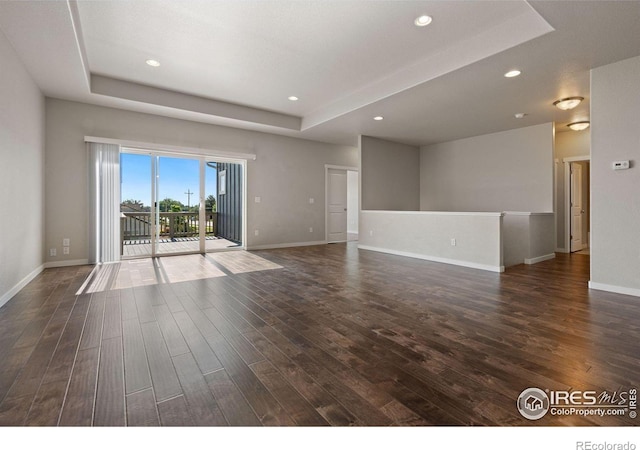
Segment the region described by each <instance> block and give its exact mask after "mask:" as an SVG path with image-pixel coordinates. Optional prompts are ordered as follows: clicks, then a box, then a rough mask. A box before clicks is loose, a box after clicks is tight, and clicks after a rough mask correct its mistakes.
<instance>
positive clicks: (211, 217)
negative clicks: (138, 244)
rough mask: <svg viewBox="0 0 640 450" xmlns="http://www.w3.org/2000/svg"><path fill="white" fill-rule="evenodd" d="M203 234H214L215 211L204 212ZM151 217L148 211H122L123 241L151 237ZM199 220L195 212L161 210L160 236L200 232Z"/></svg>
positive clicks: (172, 236)
mask: <svg viewBox="0 0 640 450" xmlns="http://www.w3.org/2000/svg"><path fill="white" fill-rule="evenodd" d="M205 217H206V220H205V235H206V236H215V234H216V231H217V226H216V225H217V213H212V212H207V213H206V214H205ZM152 219H153V218H152V217H151V213H150V212H123V213H122V214H121V219H120V234H121V235H122V240H123V241H135V240H144V239H151V223H152ZM199 222H200V220H199V213H197V212H161V213H160V237H161V238H169V239H172V238H184V237H195V236H198V235H199V234H200V223H199Z"/></svg>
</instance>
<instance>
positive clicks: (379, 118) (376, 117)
mask: <svg viewBox="0 0 640 450" xmlns="http://www.w3.org/2000/svg"><path fill="white" fill-rule="evenodd" d="M382 119H384V117H382V116H375V117H374V118H373V120H382Z"/></svg>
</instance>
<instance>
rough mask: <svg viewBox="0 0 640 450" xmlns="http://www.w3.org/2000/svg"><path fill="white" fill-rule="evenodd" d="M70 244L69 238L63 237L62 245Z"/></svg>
mask: <svg viewBox="0 0 640 450" xmlns="http://www.w3.org/2000/svg"><path fill="white" fill-rule="evenodd" d="M70 245H71V239H69V238H64V239H63V240H62V246H63V247H69V246H70Z"/></svg>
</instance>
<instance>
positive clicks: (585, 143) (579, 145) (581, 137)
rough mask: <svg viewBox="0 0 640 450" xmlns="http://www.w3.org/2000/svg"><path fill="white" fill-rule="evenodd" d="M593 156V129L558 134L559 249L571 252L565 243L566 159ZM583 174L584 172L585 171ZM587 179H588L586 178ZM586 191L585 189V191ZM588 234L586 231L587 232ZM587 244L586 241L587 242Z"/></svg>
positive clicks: (557, 198)
mask: <svg viewBox="0 0 640 450" xmlns="http://www.w3.org/2000/svg"><path fill="white" fill-rule="evenodd" d="M590 154H591V129H590V128H587V129H586V130H583V131H565V132H562V133H556V143H555V158H556V161H557V162H556V171H557V178H556V226H557V230H558V232H557V244H556V246H557V248H558V249H562V250H565V251H567V252H568V251H569V246H568V245H567V243H566V242H565V241H566V239H565V234H566V227H565V221H566V215H565V179H564V163H563V162H562V160H563V159H564V158H571V157H576V156H588V155H590ZM583 173H585V172H584V170H583ZM585 178H587V177H585ZM583 191H584V189H583ZM587 217H588V216H587ZM585 232H586V231H585ZM585 242H586V241H585Z"/></svg>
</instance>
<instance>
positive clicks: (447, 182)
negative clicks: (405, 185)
mask: <svg viewBox="0 0 640 450" xmlns="http://www.w3.org/2000/svg"><path fill="white" fill-rule="evenodd" d="M420 209H421V210H423V211H533V212H552V211H553V124H552V123H546V124H542V125H535V126H531V127H525V128H519V129H515V130H509V131H503V132H500V133H492V134H487V135H483V136H476V137H472V138H467V139H460V140H457V141H450V142H444V143H440V144H434V145H429V146H425V147H422V148H421V149H420Z"/></svg>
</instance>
